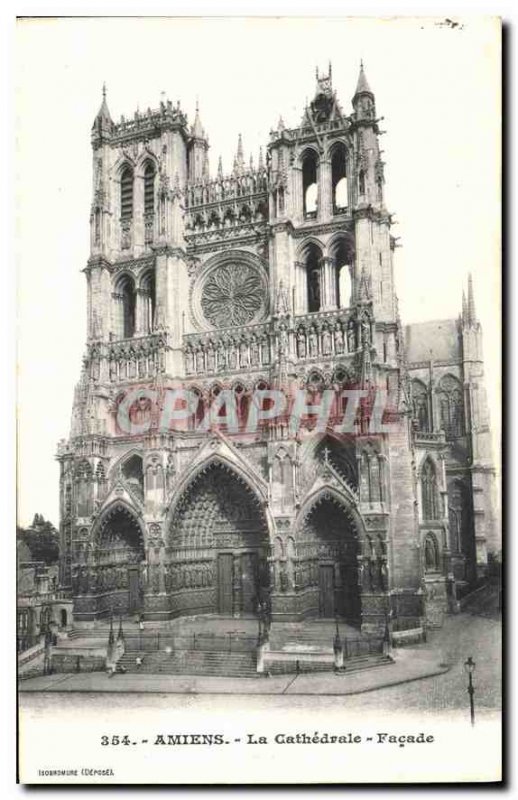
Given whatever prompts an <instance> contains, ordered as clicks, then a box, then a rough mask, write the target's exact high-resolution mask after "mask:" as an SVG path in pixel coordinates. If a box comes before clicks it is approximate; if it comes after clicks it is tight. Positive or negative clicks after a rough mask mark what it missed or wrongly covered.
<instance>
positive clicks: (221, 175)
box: [218, 156, 223, 178]
mask: <svg viewBox="0 0 518 800" xmlns="http://www.w3.org/2000/svg"><path fill="white" fill-rule="evenodd" d="M222 177H223V161H222V160H221V156H220V157H219V158H218V178H222Z"/></svg>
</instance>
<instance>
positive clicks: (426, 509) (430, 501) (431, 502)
mask: <svg viewBox="0 0 518 800" xmlns="http://www.w3.org/2000/svg"><path fill="white" fill-rule="evenodd" d="M421 503H422V511H423V519H425V520H432V519H439V496H438V491H437V475H436V472H435V467H434V465H433V463H432V461H431V460H430V459H429V458H427V459H426V461H425V462H424V464H423V467H422V470H421Z"/></svg>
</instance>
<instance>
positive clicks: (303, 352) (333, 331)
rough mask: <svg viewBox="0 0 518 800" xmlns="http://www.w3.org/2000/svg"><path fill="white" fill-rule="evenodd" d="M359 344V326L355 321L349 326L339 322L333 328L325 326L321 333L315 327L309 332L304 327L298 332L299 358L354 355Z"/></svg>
mask: <svg viewBox="0 0 518 800" xmlns="http://www.w3.org/2000/svg"><path fill="white" fill-rule="evenodd" d="M357 343H358V336H357V326H356V323H355V322H354V321H353V320H351V321H350V322H349V324H348V325H346V324H345V323H342V322H340V321H338V320H337V321H336V322H335V324H334V325H333V326H332V327H330V326H327V325H326V326H324V327H323V328H322V331H321V332H319V331H318V330H317V328H316V327H315V326H314V325H312V326H311V328H309V330H308V329H306V328H302V327H301V328H299V329H298V330H297V356H298V358H307V357H309V358H312V357H314V356H319V355H324V356H329V355H331V354H332V353H336V354H338V355H341V354H343V353H345V352H348V353H354V352H355V351H356V349H357V346H358V345H357Z"/></svg>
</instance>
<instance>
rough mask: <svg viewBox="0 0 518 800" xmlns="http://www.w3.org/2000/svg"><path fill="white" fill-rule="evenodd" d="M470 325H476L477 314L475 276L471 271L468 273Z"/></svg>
mask: <svg viewBox="0 0 518 800" xmlns="http://www.w3.org/2000/svg"><path fill="white" fill-rule="evenodd" d="M467 321H468V325H475V324H476V322H477V314H476V312H475V298H474V296H473V278H472V277H471V272H470V273H469V275H468V320H467Z"/></svg>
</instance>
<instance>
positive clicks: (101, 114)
mask: <svg viewBox="0 0 518 800" xmlns="http://www.w3.org/2000/svg"><path fill="white" fill-rule="evenodd" d="M102 95H103V99H102V103H101V107H100V108H99V111H98V112H97V116H96V117H95V120H94V127H95V126H96V125H102V124H105V125H108V126H111V125H112V124H113V123H112V118H111V114H110V110H109V108H108V103H107V101H106V83H103V89H102Z"/></svg>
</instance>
